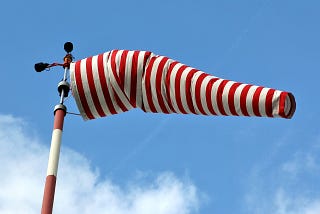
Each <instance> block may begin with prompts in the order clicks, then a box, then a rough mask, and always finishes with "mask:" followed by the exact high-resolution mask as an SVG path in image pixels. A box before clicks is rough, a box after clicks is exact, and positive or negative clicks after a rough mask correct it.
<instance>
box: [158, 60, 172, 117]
mask: <svg viewBox="0 0 320 214" xmlns="http://www.w3.org/2000/svg"><path fill="white" fill-rule="evenodd" d="M168 59H169V58H167V57H163V58H162V59H161V61H160V63H159V66H158V69H157V74H156V92H157V98H158V103H159V106H160V108H161V110H162V112H163V113H166V114H168V113H169V111H168V109H167V108H166V105H165V104H164V101H163V98H162V90H161V87H162V74H163V72H164V70H163V68H164V65H165V64H166V63H167V61H168Z"/></svg>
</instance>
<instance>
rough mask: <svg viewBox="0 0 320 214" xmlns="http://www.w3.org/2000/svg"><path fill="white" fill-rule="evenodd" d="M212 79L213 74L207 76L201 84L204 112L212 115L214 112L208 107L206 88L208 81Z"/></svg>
mask: <svg viewBox="0 0 320 214" xmlns="http://www.w3.org/2000/svg"><path fill="white" fill-rule="evenodd" d="M212 79H213V77H212V76H206V77H205V78H204V79H203V81H202V84H201V88H200V97H201V105H202V108H203V110H204V112H205V113H206V114H208V115H212V113H211V112H210V111H209V109H208V103H207V98H206V89H207V86H208V83H209V82H210V80H212Z"/></svg>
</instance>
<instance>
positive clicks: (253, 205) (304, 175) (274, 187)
mask: <svg viewBox="0 0 320 214" xmlns="http://www.w3.org/2000/svg"><path fill="white" fill-rule="evenodd" d="M287 140H289V138H288V139H287ZM288 142H290V141H287V143H283V142H282V143H281V145H280V146H279V145H278V144H277V145H276V146H275V147H276V149H275V151H273V152H272V157H270V158H269V159H266V160H264V162H261V163H257V164H256V165H255V167H254V169H253V170H252V172H251V176H250V181H249V184H248V192H247V194H246V196H245V207H246V209H245V210H246V211H247V212H249V213H255V214H269V213H274V214H318V213H320V191H319V187H320V183H319V177H320V159H319V158H318V157H319V156H318V155H317V154H319V152H320V148H319V147H318V146H317V145H318V144H319V140H318V138H314V139H313V141H311V142H304V143H303V145H302V146H303V147H301V148H300V147H297V148H296V149H291V150H290V151H291V152H292V153H285V151H288V149H290V148H289V147H290V146H292V144H290V143H288Z"/></svg>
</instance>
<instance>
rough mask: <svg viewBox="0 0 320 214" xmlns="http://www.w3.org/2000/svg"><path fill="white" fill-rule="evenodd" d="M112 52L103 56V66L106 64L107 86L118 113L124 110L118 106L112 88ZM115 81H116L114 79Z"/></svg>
mask: <svg viewBox="0 0 320 214" xmlns="http://www.w3.org/2000/svg"><path fill="white" fill-rule="evenodd" d="M111 54H112V53H111V52H110V53H109V55H104V56H103V58H105V57H106V58H105V59H106V60H105V62H104V63H103V66H104V70H105V73H104V75H105V78H106V81H107V87H108V92H109V95H110V99H111V100H110V102H112V105H113V107H114V109H115V111H116V112H117V113H121V112H123V111H122V109H121V108H120V107H119V106H118V104H117V102H116V98H115V95H114V92H113V88H112V85H111V77H110V76H111V74H112V69H111V68H110V69H109V65H108V64H110V63H109V62H110V59H111ZM109 56H110V57H109ZM113 81H115V80H114V79H113Z"/></svg>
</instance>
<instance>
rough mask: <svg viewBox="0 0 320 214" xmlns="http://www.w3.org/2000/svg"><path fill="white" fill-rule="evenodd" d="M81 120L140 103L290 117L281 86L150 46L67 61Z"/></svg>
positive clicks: (163, 108)
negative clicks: (209, 70) (220, 72)
mask: <svg viewBox="0 0 320 214" xmlns="http://www.w3.org/2000/svg"><path fill="white" fill-rule="evenodd" d="M70 76H71V89H72V93H73V96H74V98H75V100H76V103H77V106H78V108H79V111H80V114H81V115H82V117H83V119H84V120H90V119H95V118H99V117H105V116H109V115H113V114H118V113H121V112H125V111H128V110H130V109H132V108H136V107H139V108H141V109H142V110H143V111H145V112H153V113H166V114H169V113H181V114H200V115H225V116H228V115H234V116H257V117H281V118H291V117H292V116H293V114H294V112H295V99H294V96H293V95H292V94H291V93H289V92H285V91H280V90H276V89H271V88H266V87H261V86H255V85H251V84H244V83H239V82H234V81H231V80H226V79H222V78H218V77H215V76H213V75H209V74H206V73H204V72H203V71H200V70H198V69H195V68H192V67H190V66H187V65H184V64H182V63H180V62H178V61H175V60H173V59H170V58H168V57H166V56H159V55H155V54H154V53H152V52H149V51H128V50H112V51H109V52H106V53H103V54H99V55H97V56H92V57H88V58H86V59H82V60H79V61H77V62H74V63H71V65H70Z"/></svg>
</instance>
